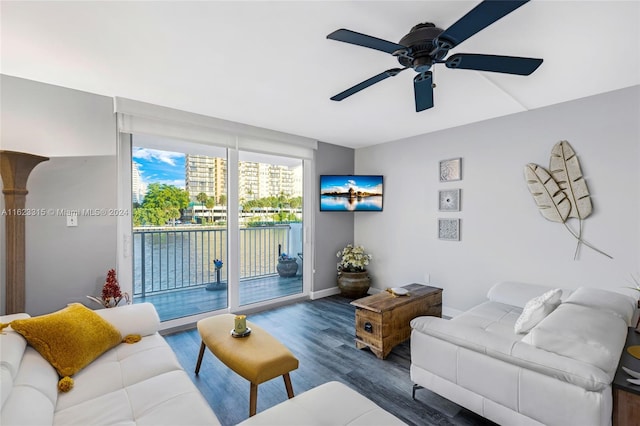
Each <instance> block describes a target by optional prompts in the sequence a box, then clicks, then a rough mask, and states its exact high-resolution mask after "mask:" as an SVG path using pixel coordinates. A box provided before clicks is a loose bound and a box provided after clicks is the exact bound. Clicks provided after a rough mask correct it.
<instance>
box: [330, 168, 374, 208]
mask: <svg viewBox="0 0 640 426" xmlns="http://www.w3.org/2000/svg"><path fill="white" fill-rule="evenodd" d="M382 181H383V177H382V176H381V175H322V176H320V211H333V212H360V211H368V212H380V211H382V199H383V193H382V192H383V186H382Z"/></svg>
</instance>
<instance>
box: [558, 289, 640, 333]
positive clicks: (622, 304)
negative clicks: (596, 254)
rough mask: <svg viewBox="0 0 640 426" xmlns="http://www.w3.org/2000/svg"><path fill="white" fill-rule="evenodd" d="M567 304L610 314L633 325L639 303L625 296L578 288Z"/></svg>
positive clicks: (605, 291)
mask: <svg viewBox="0 0 640 426" xmlns="http://www.w3.org/2000/svg"><path fill="white" fill-rule="evenodd" d="M565 302H566V303H573V304H575V305H581V306H587V307H590V308H595V309H599V310H601V311H606V312H610V313H612V314H613V315H617V316H618V317H620V318H622V319H623V320H624V321H625V322H626V323H627V325H631V319H632V318H633V314H634V313H635V308H636V303H637V302H636V301H635V300H634V299H632V298H631V297H629V296H626V295H624V294H620V293H615V292H612V291H607V290H601V289H598V288H587V287H580V288H578V289H577V290H576V291H574V292H573V293H572V294H571V296H569V297H568V298H567V300H566V301H565Z"/></svg>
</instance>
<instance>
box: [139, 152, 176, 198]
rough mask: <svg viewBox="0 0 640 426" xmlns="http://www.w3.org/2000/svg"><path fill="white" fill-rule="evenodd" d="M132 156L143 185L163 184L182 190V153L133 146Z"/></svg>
mask: <svg viewBox="0 0 640 426" xmlns="http://www.w3.org/2000/svg"><path fill="white" fill-rule="evenodd" d="M132 156H133V161H134V162H135V163H136V164H137V165H138V169H139V170H140V177H141V178H142V181H143V182H144V183H145V184H147V185H148V184H150V183H164V184H167V185H174V186H177V187H178V188H182V189H184V186H185V184H184V158H185V155H184V154H183V153H180V152H170V151H159V150H157V149H150V148H140V147H135V146H134V147H133V151H132Z"/></svg>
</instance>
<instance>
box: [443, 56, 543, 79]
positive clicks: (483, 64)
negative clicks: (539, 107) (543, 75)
mask: <svg viewBox="0 0 640 426" xmlns="http://www.w3.org/2000/svg"><path fill="white" fill-rule="evenodd" d="M540 64H542V59H535V58H521V57H518V56H498V55H477V54H473V53H457V54H455V55H451V56H450V57H449V58H448V59H447V60H446V62H445V65H446V66H447V68H461V69H465V70H478V71H493V72H501V73H505V74H517V75H529V74H531V73H532V72H534V71H535V70H536V69H538V67H539V66H540Z"/></svg>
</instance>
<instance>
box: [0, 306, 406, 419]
mask: <svg viewBox="0 0 640 426" xmlns="http://www.w3.org/2000/svg"><path fill="white" fill-rule="evenodd" d="M95 312H96V313H98V314H99V315H100V316H101V317H102V318H104V319H105V320H107V322H109V323H111V324H112V325H113V326H115V328H116V329H117V331H118V332H119V333H120V335H121V336H122V337H125V336H127V335H132V334H139V335H141V336H142V338H141V340H140V341H139V342H137V343H134V344H127V343H120V344H117V346H115V347H113V348H112V349H109V350H108V351H106V352H104V353H103V354H102V355H100V356H99V357H98V358H97V359H95V360H94V361H93V362H91V363H90V364H89V365H87V366H86V367H84V368H82V369H81V370H80V371H79V372H77V373H75V374H73V376H72V378H73V380H74V386H73V388H72V389H71V390H70V391H69V392H66V393H65V392H59V391H58V388H57V385H58V380H59V378H60V377H59V375H58V371H56V369H54V367H53V366H52V364H50V363H49V362H48V361H47V360H46V359H45V358H43V357H42V356H41V355H40V353H38V352H37V351H36V350H35V349H34V348H33V347H32V346H31V345H28V344H27V341H26V340H25V338H23V337H22V335H20V334H18V333H17V332H16V331H14V330H13V329H12V327H10V326H9V327H6V328H4V329H3V330H2V334H0V379H1V382H0V399H1V403H2V405H1V407H2V408H1V409H0V425H3V426H13V425H38V426H41V425H82V426H86V425H115V424H118V425H153V426H158V425H185V426H186V425H209V426H212V425H219V424H220V422H219V420H218V418H217V416H216V415H215V413H214V412H213V411H212V409H211V408H210V406H209V404H208V403H207V401H206V400H205V399H204V398H203V396H202V395H201V394H200V392H199V391H198V389H197V388H196V386H195V385H194V384H193V382H192V381H191V379H190V378H189V376H188V375H187V373H186V372H185V371H184V370H183V368H182V367H181V365H180V363H179V362H178V360H177V358H176V356H175V354H174V353H173V351H172V350H171V347H170V346H169V345H168V343H167V342H166V341H165V339H164V338H163V337H161V336H160V334H158V327H159V324H160V322H159V319H158V315H157V313H156V310H155V308H154V307H153V305H151V304H148V303H141V304H135V305H128V306H122V307H118V308H112V309H103V310H99V311H95ZM24 318H29V315H27V314H15V315H8V316H1V317H0V322H2V323H4V324H6V323H10V322H11V321H13V320H15V319H24ZM116 339H120V337H118V336H116ZM116 341H118V340H116ZM195 351H197V348H194V358H195V356H196V353H195ZM212 380H215V379H212ZM247 392H248V387H247ZM363 421H365V422H369V423H371V422H373V423H376V424H381V425H382V424H388V425H401V424H404V423H402V422H401V421H400V420H399V419H397V418H396V417H394V416H393V415H391V414H389V413H388V412H386V411H384V410H383V409H381V408H380V407H379V406H377V405H376V404H374V403H373V402H372V401H370V400H368V399H367V398H365V397H364V396H362V395H360V394H358V393H357V392H355V391H354V390H352V389H350V388H349V387H347V386H345V385H343V384H341V383H338V382H329V383H326V384H324V385H321V386H318V387H316V388H314V389H312V390H309V391H307V392H305V393H302V394H300V395H299V396H296V397H295V398H293V399H290V400H287V401H285V402H283V403H281V404H279V405H277V406H275V407H272V408H271V409H269V410H265V411H264V412H263V413H258V414H257V415H256V416H254V417H251V418H250V419H248V421H247V425H254V426H255V425H273V424H274V423H282V422H284V424H291V425H294V424H295V425H298V424H305V425H314V424H318V425H319V424H332V425H357V424H364V423H362V422H363Z"/></svg>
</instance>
